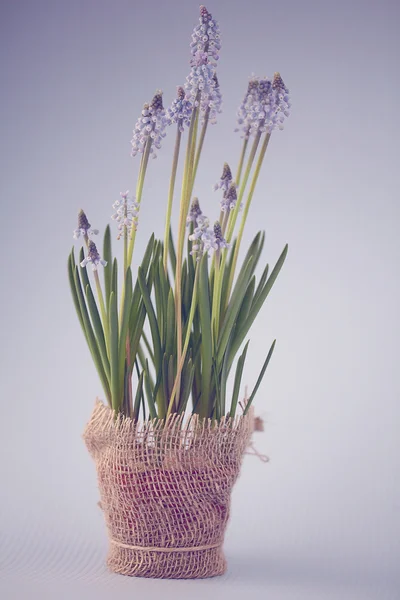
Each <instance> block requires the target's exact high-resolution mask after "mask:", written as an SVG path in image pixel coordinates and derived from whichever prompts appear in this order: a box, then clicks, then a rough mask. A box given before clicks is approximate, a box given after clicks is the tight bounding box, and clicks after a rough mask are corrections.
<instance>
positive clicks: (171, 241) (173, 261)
mask: <svg viewBox="0 0 400 600" xmlns="http://www.w3.org/2000/svg"><path fill="white" fill-rule="evenodd" d="M168 252H169V260H170V262H171V267H172V272H173V273H174V274H175V271H176V252H175V244H174V238H173V237H172V229H171V227H170V228H169V244H168Z"/></svg>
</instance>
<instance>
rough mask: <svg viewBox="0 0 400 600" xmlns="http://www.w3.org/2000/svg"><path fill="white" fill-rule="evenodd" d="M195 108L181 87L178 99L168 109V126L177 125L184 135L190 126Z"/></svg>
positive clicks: (178, 91)
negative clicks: (186, 128)
mask: <svg viewBox="0 0 400 600" xmlns="http://www.w3.org/2000/svg"><path fill="white" fill-rule="evenodd" d="M192 110H193V106H192V103H191V102H190V100H189V99H188V98H187V97H186V94H185V90H184V89H183V87H181V86H179V87H178V90H177V97H176V98H175V100H174V101H173V102H172V104H171V106H170V107H169V108H168V109H167V122H168V125H172V123H177V125H178V127H179V131H180V132H181V133H183V131H184V129H185V127H184V126H185V125H186V127H189V125H190V118H191V116H192Z"/></svg>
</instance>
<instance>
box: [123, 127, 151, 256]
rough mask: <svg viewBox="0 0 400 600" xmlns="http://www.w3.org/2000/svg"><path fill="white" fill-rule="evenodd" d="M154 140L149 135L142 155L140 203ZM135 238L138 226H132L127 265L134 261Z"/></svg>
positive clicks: (139, 189) (137, 194)
mask: <svg viewBox="0 0 400 600" xmlns="http://www.w3.org/2000/svg"><path fill="white" fill-rule="evenodd" d="M152 142H153V140H152V138H150V137H149V138H148V140H147V142H146V146H145V150H144V153H143V156H142V161H141V164H140V171H139V177H138V181H137V186H136V202H137V203H138V204H140V203H141V201H142V193H143V185H144V180H145V177H146V171H147V165H148V163H149V157H150V148H151V145H152ZM135 240H136V227H134V226H132V230H131V238H130V240H129V246H128V260H127V267H130V266H131V263H132V256H133V249H134V247H135Z"/></svg>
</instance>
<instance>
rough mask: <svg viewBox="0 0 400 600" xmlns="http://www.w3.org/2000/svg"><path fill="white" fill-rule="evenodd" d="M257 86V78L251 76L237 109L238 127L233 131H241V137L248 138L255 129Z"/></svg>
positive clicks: (256, 122)
mask: <svg viewBox="0 0 400 600" xmlns="http://www.w3.org/2000/svg"><path fill="white" fill-rule="evenodd" d="M258 87H259V82H258V79H257V78H256V77H254V76H252V77H251V79H250V81H249V84H248V87H247V92H246V95H245V97H244V99H243V102H242V103H241V105H240V106H239V108H238V111H237V123H238V127H237V128H236V129H235V131H241V132H242V133H243V135H242V137H243V138H245V139H248V138H249V137H250V134H251V132H252V131H254V130H256V129H257V126H258V119H257V110H256V109H257V102H258V99H259V92H258Z"/></svg>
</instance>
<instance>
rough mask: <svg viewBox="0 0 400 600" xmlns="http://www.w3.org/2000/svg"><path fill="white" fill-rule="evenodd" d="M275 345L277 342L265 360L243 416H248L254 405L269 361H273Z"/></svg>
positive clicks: (273, 343)
mask: <svg viewBox="0 0 400 600" xmlns="http://www.w3.org/2000/svg"><path fill="white" fill-rule="evenodd" d="M275 343H276V340H274V341H273V342H272V346H271V348H270V349H269V352H268V355H267V358H266V359H265V362H264V364H263V368H262V369H261V373H260V375H259V376H258V379H257V383H256V385H255V386H254V389H253V391H252V392H251V395H250V398H249V399H248V402H247V404H246V408H245V409H244V412H243V414H246V413H247V412H248V410H249V408H250V406H251V403H252V402H253V400H254V396H255V395H256V393H257V390H258V388H259V387H260V383H261V382H262V379H263V377H264V374H265V371H266V369H267V367H268V363H269V361H270V360H271V356H272V353H273V351H274V348H275Z"/></svg>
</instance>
